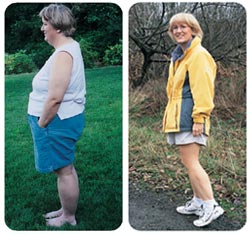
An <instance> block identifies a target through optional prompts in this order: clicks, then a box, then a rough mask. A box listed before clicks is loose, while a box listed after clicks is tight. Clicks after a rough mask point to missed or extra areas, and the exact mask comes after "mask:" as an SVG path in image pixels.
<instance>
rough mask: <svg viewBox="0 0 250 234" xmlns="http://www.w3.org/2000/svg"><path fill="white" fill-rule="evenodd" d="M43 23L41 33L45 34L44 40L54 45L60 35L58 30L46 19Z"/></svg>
mask: <svg viewBox="0 0 250 234" xmlns="http://www.w3.org/2000/svg"><path fill="white" fill-rule="evenodd" d="M42 23H43V25H42V27H41V31H42V32H43V33H44V40H45V41H47V42H48V43H49V44H52V45H53V42H54V40H55V38H56V36H57V35H58V32H57V31H58V30H56V29H55V28H54V27H53V26H52V24H51V23H50V22H49V21H47V20H45V19H44V18H42Z"/></svg>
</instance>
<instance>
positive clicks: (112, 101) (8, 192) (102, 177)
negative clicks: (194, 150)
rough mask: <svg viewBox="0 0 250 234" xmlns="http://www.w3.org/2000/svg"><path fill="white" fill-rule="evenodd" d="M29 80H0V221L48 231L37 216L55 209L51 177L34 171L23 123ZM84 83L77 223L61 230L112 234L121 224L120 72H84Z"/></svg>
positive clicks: (16, 227) (23, 77)
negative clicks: (0, 111) (0, 191)
mask: <svg viewBox="0 0 250 234" xmlns="http://www.w3.org/2000/svg"><path fill="white" fill-rule="evenodd" d="M33 76H34V74H22V75H9V76H6V78H5V222H6V225H7V226H8V227H9V228H10V229H13V230H54V229H53V228H49V227H46V225H45V221H44V218H43V217H42V214H44V213H46V212H48V211H51V210H56V209H58V208H60V203H59V199H58V195H57V187H56V176H55V175H54V174H53V173H50V174H40V173H38V172H36V170H35V168H34V160H33V157H34V155H33V142H32V138H31V133H30V129H29V126H28V123H27V104H28V95H29V93H30V92H31V82H32V79H33ZM86 82H87V104H86V109H85V117H86V126H85V129H84V132H83V135H82V137H81V139H80V141H79V142H78V144H77V149H76V159H75V167H76V170H77V172H78V176H79V183H80V200H79V206H78V211H77V214H76V218H77V221H78V225H77V226H76V227H69V226H64V227H62V228H61V230H114V229H116V228H118V227H119V226H120V224H121V222H122V68H121V67H105V68H98V69H91V70H86Z"/></svg>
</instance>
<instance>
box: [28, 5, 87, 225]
mask: <svg viewBox="0 0 250 234" xmlns="http://www.w3.org/2000/svg"><path fill="white" fill-rule="evenodd" d="M39 16H40V17H41V18H42V23H43V24H42V28H41V31H42V32H43V33H44V39H45V41H47V42H48V43H49V44H50V45H52V46H53V47H54V48H55V51H54V53H53V54H52V55H51V56H50V58H49V59H48V61H47V62H46V63H45V65H44V66H43V67H42V68H41V70H40V71H39V72H38V73H37V74H36V76H35V77H34V79H33V83H32V87H33V90H32V92H31V93H30V96H29V105H28V120H29V124H30V127H31V132H32V137H33V142H34V154H35V165H36V169H37V170H38V171H39V172H41V173H48V172H52V171H54V172H55V173H56V175H57V178H58V179H57V186H58V193H59V197H60V202H61V208H60V209H59V210H57V211H53V212H50V213H47V214H45V215H44V217H45V218H46V222H47V225H48V226H54V227H60V226H62V225H64V224H66V223H68V224H71V225H76V218H75V213H76V209H77V203H78V197H79V186H78V177H77V173H76V170H75V168H74V166H73V161H74V154H75V144H76V142H77V140H78V139H79V138H80V136H81V134H82V131H83V128H84V106H85V93H86V91H85V75H84V64H83V58H82V55H81V50H80V46H79V44H78V43H77V42H76V41H74V40H73V39H72V37H71V36H72V34H73V32H74V31H75V28H74V24H75V21H74V18H73V16H72V13H71V11H70V10H69V9H68V8H67V7H65V6H64V5H57V4H51V5H49V6H47V7H45V8H44V9H42V11H41V12H40V14H39Z"/></svg>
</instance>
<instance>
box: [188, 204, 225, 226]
mask: <svg viewBox="0 0 250 234" xmlns="http://www.w3.org/2000/svg"><path fill="white" fill-rule="evenodd" d="M223 213H224V210H223V209H222V207H221V206H219V205H214V208H213V209H212V210H208V209H202V214H201V215H200V217H199V219H197V220H195V221H194V222H193V224H194V225H195V226H196V227H204V226H206V225H208V224H210V223H211V222H212V221H213V220H215V219H217V218H219V217H220V216H221V215H223Z"/></svg>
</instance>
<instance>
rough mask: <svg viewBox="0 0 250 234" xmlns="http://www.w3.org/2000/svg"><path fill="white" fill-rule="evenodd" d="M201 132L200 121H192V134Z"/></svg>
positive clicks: (201, 125)
mask: <svg viewBox="0 0 250 234" xmlns="http://www.w3.org/2000/svg"><path fill="white" fill-rule="evenodd" d="M202 132H203V124H202V123H194V124H193V132H192V133H193V136H200V135H201V134H202Z"/></svg>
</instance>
